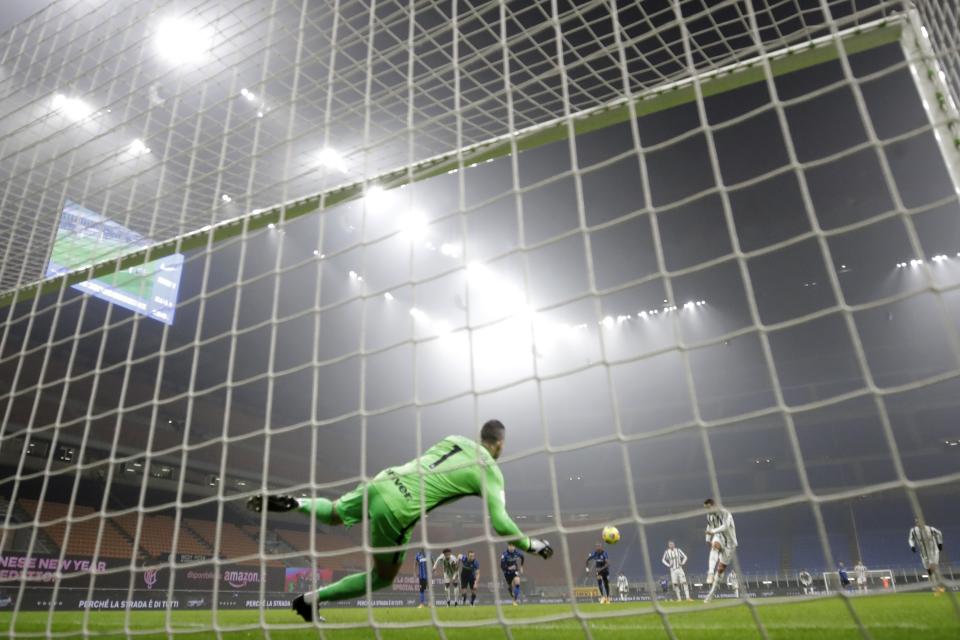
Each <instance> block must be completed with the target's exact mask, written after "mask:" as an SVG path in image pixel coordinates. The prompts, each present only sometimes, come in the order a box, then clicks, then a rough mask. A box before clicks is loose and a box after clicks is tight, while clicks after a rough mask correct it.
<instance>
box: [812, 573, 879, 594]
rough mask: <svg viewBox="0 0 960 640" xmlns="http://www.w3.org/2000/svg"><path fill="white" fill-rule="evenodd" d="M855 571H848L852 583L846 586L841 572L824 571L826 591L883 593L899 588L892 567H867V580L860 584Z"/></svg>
mask: <svg viewBox="0 0 960 640" xmlns="http://www.w3.org/2000/svg"><path fill="white" fill-rule="evenodd" d="M855 573H856V572H855V571H854V570H853V569H852V568H851V569H850V571H849V572H848V576H849V578H850V584H849V585H847V586H846V587H844V586H843V584H842V583H841V582H840V573H839V572H838V571H824V572H823V584H824V590H825V591H826V593H828V594H830V593H874V594H875V593H878V592H879V593H883V592H894V591H896V590H897V582H896V580H895V579H894V574H893V570H892V569H867V582H866V584H860V583H859V582H857V576H856V575H855Z"/></svg>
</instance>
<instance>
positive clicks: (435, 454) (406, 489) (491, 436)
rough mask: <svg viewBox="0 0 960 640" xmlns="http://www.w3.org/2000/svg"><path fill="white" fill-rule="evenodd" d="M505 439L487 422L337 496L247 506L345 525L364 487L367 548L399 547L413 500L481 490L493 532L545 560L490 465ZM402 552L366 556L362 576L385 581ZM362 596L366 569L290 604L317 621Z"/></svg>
mask: <svg viewBox="0 0 960 640" xmlns="http://www.w3.org/2000/svg"><path fill="white" fill-rule="evenodd" d="M505 437H506V427H504V426H503V423H501V422H500V421H499V420H490V421H488V422H487V423H486V424H484V425H483V428H482V429H481V430H480V442H479V443H477V442H474V441H473V440H470V439H469V438H465V437H463V436H449V437H447V438H444V439H443V440H441V441H440V442H438V443H437V444H435V445H433V446H432V447H430V449H428V450H427V451H426V452H425V453H424V454H423V456H421V457H420V458H417V459H416V460H411V461H410V462H408V463H407V464H405V465H403V466H399V467H390V468H389V469H385V470H384V471H381V472H380V473H379V474H377V476H376V477H374V478H373V480H372V481H370V482H369V483H367V484H366V485H363V484H361V485H359V486H357V488H356V489H354V490H353V491H350V492H349V493H347V494H345V495H343V496H341V497H340V498H339V499H338V500H333V501H331V500H328V499H326V498H315V499H313V500H311V499H306V498H304V499H298V498H294V497H293V496H283V495H279V496H266V497H264V496H253V497H251V498H250V499H249V500H248V501H247V508H249V509H250V510H252V511H255V512H257V513H259V512H260V511H261V510H262V509H263V505H264V503H266V506H267V510H268V511H292V510H294V509H297V510H299V511H302V512H304V513H307V514H312V515H313V516H314V517H315V518H316V519H317V520H319V521H320V522H322V523H324V524H328V525H338V524H342V525H345V526H347V527H350V526H352V525H355V524H358V523H360V522H362V520H363V493H364V490H366V491H367V516H368V522H369V527H370V544H371V546H373V547H401V546H404V545H406V544H407V543H409V542H410V536H411V534H412V532H413V527H414V525H415V524H417V521H419V520H420V515H421V501H422V502H423V509H424V511H423V512H424V513H425V512H429V511H430V510H431V509H433V508H435V507H437V506H439V505H441V504H443V503H446V502H450V501H451V500H456V499H458V498H462V497H463V496H483V495H486V501H487V509H488V510H489V512H490V520H491V523H492V524H493V528H494V530H495V531H496V532H497V534H498V535H501V536H505V537H507V538H509V539H510V540H511V541H512V542H514V543H515V544H516V546H517V547H519V548H520V549H523V550H524V551H529V552H531V553H536V554H539V555H540V556H542V557H543V558H549V557H550V556H551V555H553V549H552V548H551V547H550V543H549V542H547V541H546V540H537V539H533V538H528V537H526V536H524V535H523V533H522V532H521V531H520V528H519V527H517V525H516V524H514V522H513V520H511V519H510V516H509V515H508V514H507V510H506V506H505V504H504V500H505V496H504V489H503V474H502V473H501V472H500V467H498V466H497V463H496V460H497V458H498V457H500V453H501V452H502V451H503V441H504V438H505ZM405 555H406V553H405V551H403V550H400V551H389V552H383V553H374V554H373V570H372V571H371V572H370V576H369V578H370V586H371V589H372V590H377V589H383V588H384V587H388V586H390V585H391V584H393V579H394V577H395V576H396V575H397V572H398V571H399V570H400V566H401V565H402V564H403V558H404V556H405ZM366 593H367V574H366V573H355V574H353V575H350V576H347V577H345V578H343V579H341V580H339V581H338V582H335V583H333V584H331V585H327V586H326V587H324V588H322V589H320V590H319V591H311V592H307V593H304V594H303V595H300V596H297V597H296V598H295V599H294V600H293V602H292V603H291V606H292V607H293V610H294V611H296V612H297V613H298V614H300V616H302V617H303V619H304V620H306V621H308V622H310V621H312V620H313V619H314V618H315V617H316V618H318V619H319V620H320V621H321V622H322V621H323V618H321V617H320V616H318V615H316V607H317V603H319V602H326V601H330V600H346V599H348V598H356V597H359V596H363V595H366Z"/></svg>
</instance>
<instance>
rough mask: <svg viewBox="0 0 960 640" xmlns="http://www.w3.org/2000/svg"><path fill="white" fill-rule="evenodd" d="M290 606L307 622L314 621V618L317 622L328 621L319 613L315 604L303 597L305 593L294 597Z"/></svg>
mask: <svg viewBox="0 0 960 640" xmlns="http://www.w3.org/2000/svg"><path fill="white" fill-rule="evenodd" d="M290 607H291V608H292V609H293V610H294V611H296V612H297V615H299V616H300V617H301V618H303V619H304V620H305V621H307V622H313V621H314V620H316V621H317V622H326V621H327V619H326V618H324V617H323V616H321V615H317V613H316V611H315V605H310V604H308V603H307V601H306V600H304V599H303V594H301V595H299V596H297V597H296V598H294V599H293V602H291V603H290Z"/></svg>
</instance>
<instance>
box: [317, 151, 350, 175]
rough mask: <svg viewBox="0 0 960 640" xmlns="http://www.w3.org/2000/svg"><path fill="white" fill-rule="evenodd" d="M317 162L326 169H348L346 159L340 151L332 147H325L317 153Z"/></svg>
mask: <svg viewBox="0 0 960 640" xmlns="http://www.w3.org/2000/svg"><path fill="white" fill-rule="evenodd" d="M317 162H318V163H319V165H320V166H321V167H323V168H326V169H333V170H335V171H339V172H341V173H346V171H347V162H346V159H345V158H344V157H343V155H342V154H341V153H340V152H339V151H337V150H336V149H332V148H330V147H324V148H323V149H321V150H320V151H319V152H318V153H317Z"/></svg>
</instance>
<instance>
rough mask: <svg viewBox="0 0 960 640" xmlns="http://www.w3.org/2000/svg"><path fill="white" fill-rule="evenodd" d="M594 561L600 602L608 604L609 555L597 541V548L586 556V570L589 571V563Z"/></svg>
mask: <svg viewBox="0 0 960 640" xmlns="http://www.w3.org/2000/svg"><path fill="white" fill-rule="evenodd" d="M591 562H593V563H594V569H595V570H596V572H597V586H598V587H599V588H600V602H601V603H602V604H610V556H608V555H607V552H606V551H605V550H604V548H603V545H602V544H600V543H599V542H598V543H597V548H596V549H594V550H593V552H592V553H591V554H590V555H588V556H587V567H586V569H587V572H588V573H589V572H590V563H591Z"/></svg>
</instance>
